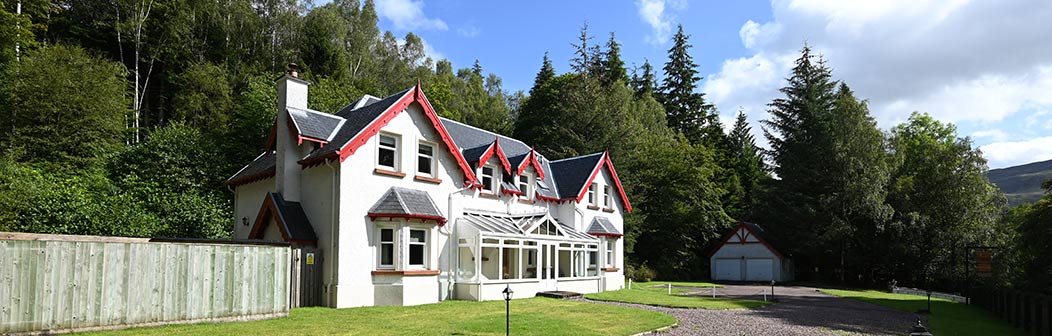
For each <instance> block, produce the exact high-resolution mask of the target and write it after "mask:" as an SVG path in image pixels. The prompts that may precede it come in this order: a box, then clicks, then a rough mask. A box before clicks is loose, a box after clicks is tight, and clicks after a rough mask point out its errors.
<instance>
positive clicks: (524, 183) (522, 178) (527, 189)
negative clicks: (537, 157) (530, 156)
mask: <svg viewBox="0 0 1052 336" xmlns="http://www.w3.org/2000/svg"><path fill="white" fill-rule="evenodd" d="M531 180H533V174H530V173H522V175H519V184H518V186H517V187H518V188H519V191H521V192H522V197H523V198H526V199H530V198H533V188H532V187H531V186H530V181H531Z"/></svg>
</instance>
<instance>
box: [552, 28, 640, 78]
mask: <svg viewBox="0 0 1052 336" xmlns="http://www.w3.org/2000/svg"><path fill="white" fill-rule="evenodd" d="M545 58H547V57H545ZM602 81H603V84H604V85H612V84H613V83H617V82H618V81H620V82H621V83H622V84H627V83H628V71H627V70H625V62H624V61H622V60H621V44H620V43H617V39H615V37H614V32H610V40H608V41H607V42H606V51H605V52H603V60H602Z"/></svg>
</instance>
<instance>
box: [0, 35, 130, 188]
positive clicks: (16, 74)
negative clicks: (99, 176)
mask: <svg viewBox="0 0 1052 336" xmlns="http://www.w3.org/2000/svg"><path fill="white" fill-rule="evenodd" d="M123 76H124V72H123V69H122V68H121V67H120V66H119V65H117V64H114V63H112V62H108V61H105V60H102V59H99V58H97V57H94V56H91V55H90V54H89V53H88V52H87V51H86V50H84V49H81V48H78V47H70V46H64V45H54V46H50V47H47V48H42V49H38V50H35V51H32V52H30V53H28V54H26V56H25V57H24V58H23V59H22V61H21V62H17V63H15V64H12V65H11V66H9V67H7V68H6V69H4V71H3V74H2V78H4V80H3V81H2V83H0V106H2V108H0V129H3V130H4V131H3V132H0V146H2V147H3V148H5V150H14V149H18V152H19V153H21V154H22V156H21V157H20V158H18V160H20V161H29V162H50V163H54V164H55V165H56V166H57V167H60V169H62V170H67V171H69V170H73V169H75V168H76V167H77V166H79V165H84V164H90V163H92V162H94V161H96V160H97V159H98V158H99V157H101V156H103V155H105V154H106V153H108V152H110V151H113V150H115V149H118V148H120V146H121V143H122V142H123V138H124V136H123V134H124V119H125V117H126V116H127V112H128V106H129V105H128V103H127V102H128V100H127V96H126V94H125V89H126V87H127V82H125V80H124V78H123Z"/></svg>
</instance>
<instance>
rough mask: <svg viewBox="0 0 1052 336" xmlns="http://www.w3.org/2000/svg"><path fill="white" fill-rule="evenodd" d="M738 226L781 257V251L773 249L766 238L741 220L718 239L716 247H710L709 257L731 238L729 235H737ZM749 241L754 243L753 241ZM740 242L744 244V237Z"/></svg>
mask: <svg viewBox="0 0 1052 336" xmlns="http://www.w3.org/2000/svg"><path fill="white" fill-rule="evenodd" d="M739 228H745V231H746V233H747V235H752V236H753V237H756V240H759V241H760V243H761V244H763V246H765V247H767V249H768V250H770V251H771V253H774V255H776V256H778V257H779V258H783V257H782V253H780V252H778V250H777V249H775V248H774V246H771V244H770V243H768V242H767V240H765V239H763V237H760V235H758V234H756V232H753V230H752V229H750V228H749V226H748V225H745V222H742V221H739V222H738V225H736V226H735V227H734V230H732V231H731V232H730V233H727V235H726V236H724V237H723V241H720V243H719V245H716V248H714V249H712V251H711V252H709V258H712V256H713V255H715V254H716V252H717V251H719V250H720V248H723V245H726V244H727V242H728V241H730V240H731V237H734V236H736V235H738V229H739ZM750 243H752V244H755V243H753V242H750ZM742 244H745V240H744V239H743V240H742Z"/></svg>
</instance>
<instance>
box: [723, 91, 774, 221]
mask: <svg viewBox="0 0 1052 336" xmlns="http://www.w3.org/2000/svg"><path fill="white" fill-rule="evenodd" d="M727 138H728V140H729V142H730V150H731V151H730V159H731V164H730V169H731V170H732V171H734V176H735V177H736V178H737V181H738V183H739V185H740V186H741V188H740V190H741V191H742V194H741V204H740V205H738V206H736V207H734V208H735V210H740V211H733V212H731V211H728V213H727V214H728V215H730V216H731V217H733V218H738V219H742V220H747V219H749V217H750V213H751V212H750V210H749V208H750V206H751V205H752V204H753V202H754V199H753V198H754V193H755V192H756V189H757V188H758V187H759V185H760V183H761V181H764V180H766V179H767V178H769V175H767V169H766V164H765V163H764V155H763V150H762V149H760V148H759V147H757V146H756V139H755V138H754V137H753V135H752V127H750V126H749V121H748V118H747V116H746V115H745V112H741V111H739V112H738V118H737V119H736V120H735V122H734V128H732V129H731V132H730V134H729V135H728V136H727Z"/></svg>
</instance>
